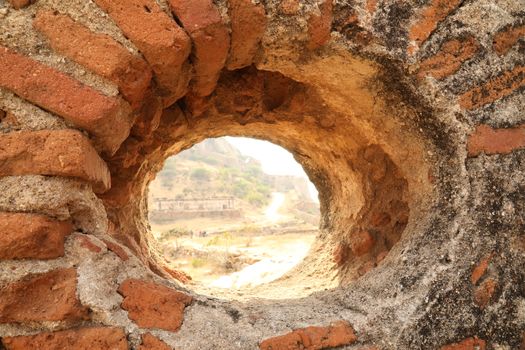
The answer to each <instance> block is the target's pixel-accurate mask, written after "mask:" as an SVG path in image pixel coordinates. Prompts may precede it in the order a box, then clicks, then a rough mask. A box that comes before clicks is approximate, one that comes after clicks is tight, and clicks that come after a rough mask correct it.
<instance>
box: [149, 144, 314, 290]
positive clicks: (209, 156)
mask: <svg viewBox="0 0 525 350" xmlns="http://www.w3.org/2000/svg"><path fill="white" fill-rule="evenodd" d="M148 207H149V220H150V225H151V229H152V232H153V235H154V236H155V238H156V239H157V241H158V243H159V244H158V246H159V249H160V251H161V254H162V255H163V256H164V258H165V259H166V260H167V261H168V263H169V265H170V267H171V268H173V269H175V270H178V271H183V272H184V273H185V274H187V275H188V276H189V277H190V278H191V279H192V280H193V281H194V282H197V283H199V282H200V283H202V284H203V285H206V286H208V287H212V288H229V289H242V288H249V287H255V286H257V285H261V284H263V283H268V282H271V281H273V280H275V279H278V278H279V277H281V276H282V275H284V274H285V273H286V272H287V271H289V270H290V269H291V268H292V267H294V266H295V265H297V264H298V263H299V262H300V261H301V260H302V259H303V258H304V257H305V256H306V254H307V253H308V250H309V248H310V245H311V243H312V242H313V240H314V238H315V236H316V233H317V230H318V226H319V217H320V215H319V200H318V193H317V191H316V189H315V187H314V185H313V184H312V183H311V182H310V181H309V179H308V177H307V175H306V174H305V172H304V170H303V169H302V167H301V166H300V165H299V164H298V163H297V162H296V161H295V159H294V158H293V156H292V154H291V153H289V152H288V151H286V150H285V149H283V148H281V147H279V146H277V145H274V144H272V143H270V142H267V141H261V140H256V139H249V138H241V137H222V138H213V139H206V140H205V141H203V142H201V143H199V144H197V145H195V146H193V147H192V148H190V149H188V150H185V151H183V152H181V153H179V154H177V155H175V156H172V157H170V158H168V159H167V160H166V162H165V163H164V167H163V169H162V170H161V171H160V172H159V173H158V174H157V176H156V178H155V180H154V181H152V183H151V184H150V187H149V198H148Z"/></svg>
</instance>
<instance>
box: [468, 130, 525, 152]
mask: <svg viewBox="0 0 525 350" xmlns="http://www.w3.org/2000/svg"><path fill="white" fill-rule="evenodd" d="M524 147H525V124H522V125H521V126H518V127H515V128H509V129H493V128H492V127H490V126H488V125H484V124H483V125H478V126H477V127H476V130H475V131H474V132H473V133H472V134H471V135H470V136H469V138H468V142H467V150H468V155H469V157H475V156H477V155H479V154H480V153H485V154H508V153H510V152H512V151H514V150H517V149H520V148H524Z"/></svg>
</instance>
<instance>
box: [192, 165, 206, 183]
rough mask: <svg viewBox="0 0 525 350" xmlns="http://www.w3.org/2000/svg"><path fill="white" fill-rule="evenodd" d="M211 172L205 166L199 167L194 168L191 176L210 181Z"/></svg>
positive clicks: (193, 178)
mask: <svg viewBox="0 0 525 350" xmlns="http://www.w3.org/2000/svg"><path fill="white" fill-rule="evenodd" d="M210 175H211V174H210V172H209V171H208V170H206V169H204V168H197V169H195V170H193V171H192V172H191V174H190V178H191V179H192V180H195V181H209V180H210V177H211V176H210Z"/></svg>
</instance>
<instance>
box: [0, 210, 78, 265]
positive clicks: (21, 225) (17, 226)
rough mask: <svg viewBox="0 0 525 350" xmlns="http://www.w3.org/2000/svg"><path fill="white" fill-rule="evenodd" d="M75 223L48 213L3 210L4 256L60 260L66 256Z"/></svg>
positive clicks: (0, 243) (0, 245)
mask: <svg viewBox="0 0 525 350" xmlns="http://www.w3.org/2000/svg"><path fill="white" fill-rule="evenodd" d="M72 231H73V226H72V225H71V222H68V221H58V220H54V219H51V218H49V217H47V216H44V215H38V214H27V213H0V259H56V258H59V257H61V256H64V241H65V238H66V236H68V235H69V234H70V233H71V232H72Z"/></svg>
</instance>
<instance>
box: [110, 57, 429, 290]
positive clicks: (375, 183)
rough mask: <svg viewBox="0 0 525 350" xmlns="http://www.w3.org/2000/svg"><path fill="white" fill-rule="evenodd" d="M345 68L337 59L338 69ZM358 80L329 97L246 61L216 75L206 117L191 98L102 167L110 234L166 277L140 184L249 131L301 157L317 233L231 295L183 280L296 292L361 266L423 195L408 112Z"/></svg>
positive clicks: (393, 235) (352, 275)
mask: <svg viewBox="0 0 525 350" xmlns="http://www.w3.org/2000/svg"><path fill="white" fill-rule="evenodd" d="M347 71H348V66H345V69H344V70H343V71H341V74H346V72H347ZM334 82H336V83H343V82H344V83H350V84H353V82H354V80H352V79H350V78H348V79H343V80H337V81H334ZM363 88H373V86H372V85H366V84H364V83H363V84H362V85H359V86H349V87H347V88H346V89H343V88H341V90H340V91H342V92H341V93H342V94H343V95H344V93H346V92H349V93H351V95H349V96H342V95H341V96H340V95H337V94H334V96H335V99H334V97H333V96H330V95H326V96H321V95H320V94H319V91H318V89H316V88H314V87H311V86H309V85H307V84H303V83H300V82H298V81H295V80H292V79H290V78H288V77H285V76H283V75H281V74H279V73H274V72H265V71H258V70H255V69H251V68H250V69H246V70H240V71H235V72H226V73H224V74H223V76H222V77H221V80H220V82H219V85H218V87H217V89H216V92H215V93H214V95H213V96H212V97H211V98H210V99H209V100H208V101H207V102H206V103H207V104H208V106H207V107H206V108H207V109H206V111H205V112H204V114H199V115H194V114H192V113H191V112H189V111H188V108H189V107H188V106H189V101H186V105H184V104H182V105H181V106H178V105H174V106H172V107H171V108H168V109H165V110H164V111H163V113H162V115H161V116H160V124H159V125H158V127H157V128H156V130H155V131H154V132H152V133H150V134H148V135H146V136H140V137H134V138H130V139H129V140H127V141H126V143H125V144H124V145H123V147H122V148H121V150H119V153H118V154H117V155H116V156H115V157H114V160H113V161H112V162H111V164H110V165H111V167H112V181H113V184H112V189H111V191H109V192H108V193H107V194H104V195H103V199H104V201H105V205H106V210H107V212H108V217H109V219H110V220H111V221H112V223H113V224H114V225H115V226H116V227H119V235H120V237H118V238H120V240H121V241H123V242H126V244H127V245H128V246H129V247H131V248H132V249H133V250H134V251H135V252H136V253H137V255H138V256H139V257H140V258H141V259H142V260H143V261H145V262H147V263H148V264H149V266H150V267H151V268H152V270H153V271H155V272H157V273H159V274H161V275H162V274H164V272H163V269H162V267H161V266H162V264H163V261H159V260H158V259H157V258H156V252H155V249H154V247H155V245H156V244H155V243H154V238H153V235H152V234H151V228H150V225H149V223H148V220H147V216H148V203H147V202H148V195H147V194H148V190H147V189H148V185H149V183H150V182H151V181H152V180H153V179H154V178H155V177H156V175H157V174H158V173H159V172H160V171H161V169H162V167H163V165H164V163H165V162H166V160H167V159H168V158H169V157H171V156H173V155H176V154H179V153H180V152H182V151H183V150H187V149H190V148H191V147H192V146H194V145H196V144H198V143H199V142H202V141H204V140H206V139H209V138H218V137H223V136H238V137H250V138H256V139H260V140H266V141H269V142H271V143H273V144H276V145H279V146H281V147H283V148H285V149H286V150H288V151H289V152H291V153H292V154H293V156H294V158H295V159H296V160H297V161H298V162H299V163H300V164H301V166H302V167H303V169H304V170H305V172H306V173H307V174H308V177H309V179H310V180H311V181H312V183H313V184H315V187H316V188H317V189H318V191H319V202H320V214H321V218H320V224H319V230H318V233H317V235H316V237H315V239H314V242H313V243H312V246H311V249H310V250H309V253H308V254H307V256H306V257H305V258H304V259H303V260H302V261H301V262H300V263H299V264H298V265H296V266H295V267H293V268H292V269H291V270H290V271H288V272H286V273H285V274H284V275H283V276H282V277H281V278H279V279H277V280H274V281H272V282H269V283H265V284H263V285H259V286H255V287H252V288H247V289H243V290H242V291H239V292H235V293H233V294H232V293H231V291H229V292H228V293H227V294H225V293H224V290H223V289H220V288H213V289H209V288H208V289H205V288H203V286H202V284H199V285H197V284H195V283H194V282H191V281H190V282H185V283H186V284H187V285H188V287H192V288H194V289H195V290H196V291H198V292H202V293H203V294H208V295H209V294H212V295H216V296H224V297H225V298H235V297H237V296H239V297H243V298H245V297H263V298H271V299H279V298H295V297H302V296H306V295H309V294H311V293H312V292H315V291H318V290H327V289H333V288H336V287H339V286H344V285H348V284H349V283H351V282H353V281H355V280H356V279H358V278H360V277H362V276H364V275H367V274H369V273H370V272H371V271H372V270H373V269H374V268H375V267H376V266H378V265H381V264H382V262H383V261H384V259H385V256H386V255H387V254H388V253H389V252H390V251H391V250H392V249H393V248H394V247H395V246H396V245H397V243H398V242H399V240H400V239H401V237H402V234H403V233H404V231H405V228H406V227H407V224H408V223H409V217H410V218H411V221H412V222H415V221H417V218H418V217H422V215H424V210H423V209H424V208H425V206H424V205H423V204H422V203H425V201H428V199H429V198H430V196H428V189H429V186H428V173H429V170H428V166H427V164H426V163H425V161H424V156H423V154H424V152H423V149H424V148H423V145H422V144H421V140H420V139H418V138H416V137H414V133H413V130H411V127H409V126H408V125H407V124H406V123H405V122H399V118H405V119H404V120H408V118H409V117H410V116H411V115H413V113H415V112H414V109H411V108H409V107H407V105H406V104H396V103H398V102H396V100H395V99H394V98H395V94H389V95H388V98H389V99H390V100H389V101H388V104H386V102H381V100H380V99H379V97H380V96H382V95H381V93H378V92H374V93H372V92H367V91H360V90H359V89H363ZM352 89H353V90H352ZM356 91H359V92H360V95H359V99H355V96H354V95H352V94H354V93H356ZM365 92H366V94H370V95H371V96H373V97H370V98H368V97H367V96H368V95H366V94H365ZM378 96H379V97H378ZM326 101H329V102H330V104H328V103H327V102H326ZM345 101H350V102H351V103H350V102H348V103H343V102H345ZM382 103H383V104H382ZM365 112H366V113H365ZM151 205H152V204H151V203H150V206H151ZM422 208H423V209H422ZM412 218H415V221H414V220H412ZM398 250H399V249H398ZM398 253H399V252H398ZM387 260H388V259H387Z"/></svg>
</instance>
